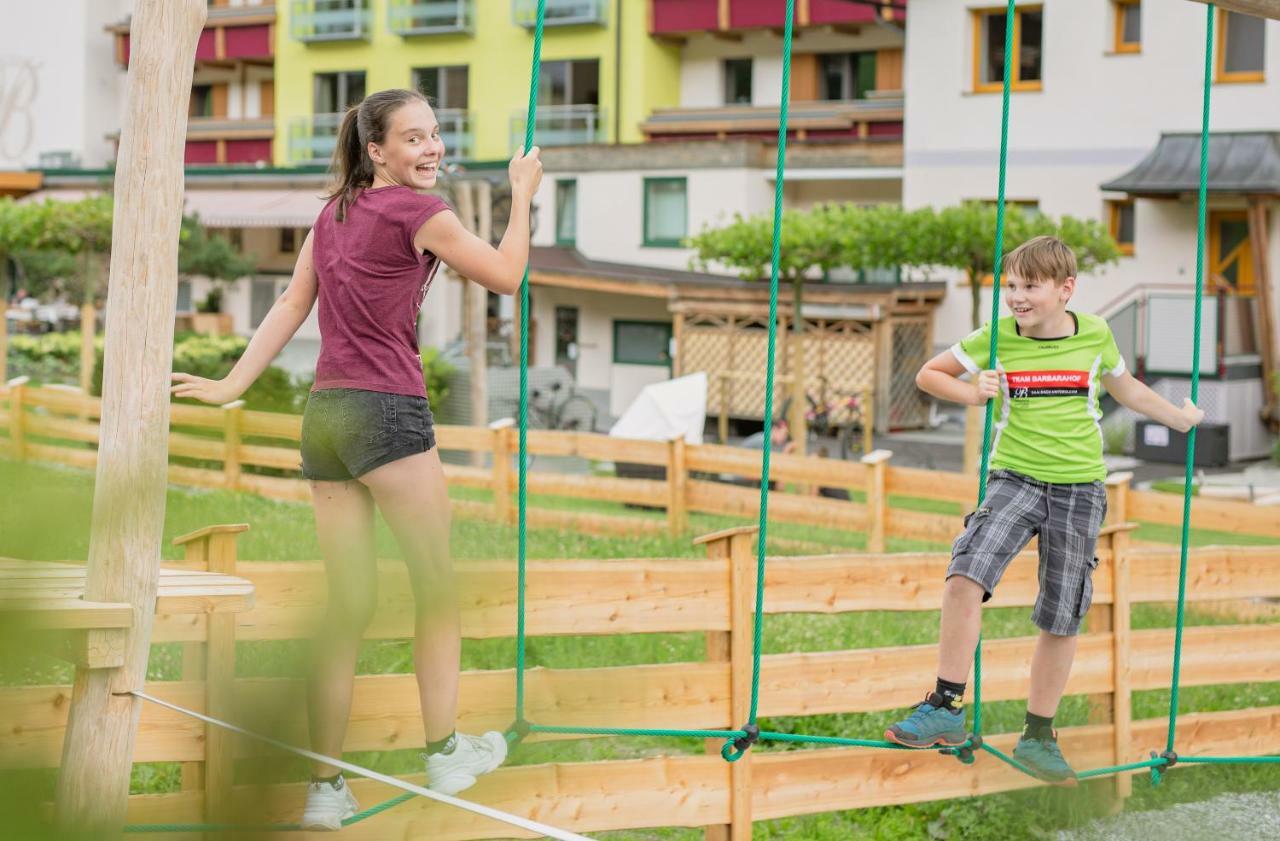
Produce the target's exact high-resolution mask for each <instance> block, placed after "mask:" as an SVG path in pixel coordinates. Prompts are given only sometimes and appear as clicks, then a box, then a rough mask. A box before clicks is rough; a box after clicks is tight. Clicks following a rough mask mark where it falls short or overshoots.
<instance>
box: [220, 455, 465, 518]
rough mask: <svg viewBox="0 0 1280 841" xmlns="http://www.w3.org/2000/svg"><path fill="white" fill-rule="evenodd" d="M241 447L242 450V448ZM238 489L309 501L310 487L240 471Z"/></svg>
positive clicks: (292, 480)
mask: <svg viewBox="0 0 1280 841" xmlns="http://www.w3.org/2000/svg"><path fill="white" fill-rule="evenodd" d="M241 449H242V451H243V449H244V448H241ZM240 490H242V491H246V492H248V493H255V494H258V495H259V496H265V497H267V498H269V499H284V500H290V501H293V502H310V501H311V488H310V486H309V485H308V484H307V482H306V480H304V479H286V478H283V477H280V476H261V475H259V474H257V473H241V474H240ZM455 505H456V503H455Z"/></svg>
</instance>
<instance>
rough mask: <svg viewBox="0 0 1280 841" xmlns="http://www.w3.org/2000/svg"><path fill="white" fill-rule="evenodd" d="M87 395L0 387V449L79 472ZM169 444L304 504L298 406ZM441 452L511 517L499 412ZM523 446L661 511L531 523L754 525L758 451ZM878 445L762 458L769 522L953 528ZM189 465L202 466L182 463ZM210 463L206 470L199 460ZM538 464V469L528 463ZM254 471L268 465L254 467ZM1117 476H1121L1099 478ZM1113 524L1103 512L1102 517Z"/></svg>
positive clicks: (564, 484) (928, 493) (945, 476)
mask: <svg viewBox="0 0 1280 841" xmlns="http://www.w3.org/2000/svg"><path fill="white" fill-rule="evenodd" d="M99 404H100V401H99V400H98V399H97V398H93V397H85V396H83V395H82V394H80V393H79V391H77V390H74V389H69V388H66V387H58V386H46V387H42V388H31V387H29V386H27V385H26V384H25V379H24V378H19V379H17V380H14V381H12V382H10V383H9V384H8V386H7V387H0V431H7V435H0V454H6V455H9V456H10V457H12V458H17V459H34V460H40V461H49V462H57V463H62V464H70V465H74V466H79V467H88V468H91V467H93V466H94V464H95V463H96V459H97V453H96V450H95V449H94V447H95V446H96V444H97V441H98V423H97V418H98V411H99V409H98V407H99ZM171 412H172V416H171V428H172V430H173V431H172V432H171V434H170V437H169V454H170V456H171V458H173V459H176V461H175V463H172V464H171V465H170V471H169V477H170V480H171V481H173V482H174V483H176V484H182V485H191V486H196V487H206V488H228V489H234V490H240V491H247V492H250V493H255V494H260V495H262V496H266V497H272V498H277V499H292V500H303V501H305V500H309V499H310V497H309V494H308V490H307V486H306V483H305V482H304V481H302V480H301V479H300V478H299V473H298V471H299V469H300V466H301V461H300V456H299V454H298V446H297V442H298V440H299V438H300V436H301V431H302V418H301V417H300V416H298V415H287V414H279V413H274V412H254V411H247V410H245V409H244V408H243V406H242V405H241V404H239V403H233V404H229V405H228V406H226V407H223V408H220V409H219V408H213V407H204V406H192V405H188V404H177V403H175V404H173V406H172V409H171ZM436 432H437V438H438V440H439V442H440V447H441V449H442V450H445V451H457V452H468V453H482V454H484V457H485V459H486V460H487V464H488V466H484V467H474V466H463V465H455V464H446V465H445V473H446V475H447V476H448V480H449V482H450V483H451V484H454V485H459V486H465V487H473V488H484V489H488V490H491V491H492V492H493V502H491V503H483V502H474V501H457V502H455V503H454V508H455V510H456V511H457V512H458V513H460V514H462V515H464V516H479V517H490V518H494V519H497V520H499V521H502V522H508V523H514V522H515V517H516V508H515V504H514V497H513V495H514V491H515V486H516V471H515V464H516V456H515V453H516V441H517V438H516V435H517V430H515V429H514V428H513V426H512V424H511V422H510V421H500V422H498V423H495V424H494V425H493V426H492V427H490V428H477V427H465V426H440V427H437V430H436ZM528 449H529V452H530V453H531V454H533V455H534V456H576V457H579V458H582V459H586V460H588V461H606V462H613V463H615V464H617V463H630V464H639V465H646V466H650V467H653V468H661V473H662V475H663V476H664V477H665V478H662V479H643V478H621V477H616V476H598V475H569V474H564V473H555V472H549V471H545V470H542V469H534V470H531V471H530V473H529V476H528V490H529V493H530V494H531V495H554V496H562V497H570V498H577V499H584V500H593V501H601V500H604V501H611V502H620V503H629V504H632V505H641V506H647V507H651V508H656V509H662V510H663V511H664V512H665V517H664V519H662V520H659V519H656V518H652V517H641V516H623V515H611V514H598V513H589V512H577V511H564V510H552V509H543V508H537V507H534V508H532V509H530V511H529V515H528V516H529V523H530V525H533V526H542V527H559V528H572V529H576V530H579V531H586V532H595V533H615V534H626V533H641V532H657V531H666V532H669V533H670V534H673V535H674V534H681V533H683V532H685V531H686V530H687V528H688V517H689V514H690V513H691V512H698V513H704V514H717V515H724V516H729V517H738V518H742V519H744V520H748V521H754V519H755V518H756V515H757V511H758V507H759V502H760V495H759V491H758V490H757V489H755V488H752V487H749V485H751V484H752V483H755V484H756V485H757V486H758V483H759V481H760V475H761V453H760V452H759V451H757V450H747V449H742V448H738V447H726V446H720V445H715V444H701V445H688V444H685V442H684V441H683V440H674V441H637V440H627V439H618V438H611V437H609V436H608V435H600V434H595V433H582V432H565V431H551V430H530V431H529V434H528ZM891 455H892V454H891V453H889V452H888V451H885V450H878V451H876V452H873V453H870V454H869V455H867V456H865V457H864V458H863V459H862V460H861V461H859V462H846V461H841V460H837V459H822V458H813V457H803V456H790V455H774V456H773V458H772V459H771V462H770V477H771V479H772V480H775V481H776V482H778V483H779V489H778V490H777V491H775V492H773V493H771V494H770V498H769V517H770V521H771V522H776V523H791V524H798V525H805V526H816V527H826V528H832V529H840V530H845V531H852V532H862V533H865V535H866V539H867V548H868V550H870V551H873V552H874V551H883V550H884V548H885V541H886V538H889V537H895V538H907V539H914V540H922V541H931V542H939V543H945V542H950V541H951V540H952V539H953V538H954V537H955V535H956V534H958V533H959V531H960V529H961V527H962V518H961V516H960V515H959V514H958V513H957V514H939V513H930V512H925V511H920V510H913V509H912V508H910V507H906V506H903V505H896V504H891V503H892V502H897V501H901V500H902V498H904V497H912V498H915V499H918V500H929V501H934V502H946V503H953V504H954V505H955V506H957V509H956V510H957V511H961V510H964V509H966V508H967V507H969V506H972V504H973V501H974V499H976V497H977V493H978V483H977V479H976V478H975V477H973V476H966V475H963V474H959V473H947V472H942V471H935V470H922V469H918V468H909V467H895V466H893V465H892V463H891ZM193 462H196V463H199V464H201V465H205V466H194V465H193ZM210 464H213V465H220V467H217V468H211V467H209V466H207V465H210ZM535 467H537V465H535ZM257 468H266V469H269V470H271V471H274V473H275V474H277V475H266V474H264V473H263V472H257V471H256V469H257ZM1112 482H1113V483H1116V484H1125V485H1127V482H1128V476H1127V474H1118V475H1116V476H1113V477H1112ZM822 487H826V488H844V489H848V490H851V491H855V492H861V495H862V497H863V500H864V502H846V501H843V500H838V499H830V498H826V497H821V496H817V495H815V493H813V492H812V491H815V490H816V489H817V488H822ZM1126 498H1127V509H1126V510H1127V511H1128V518H1129V520H1131V521H1134V522H1141V523H1159V524H1167V525H1176V524H1179V523H1180V522H1181V520H1182V500H1181V497H1180V496H1177V495H1173V494H1165V493H1158V492H1150V491H1137V490H1129V491H1127V493H1126ZM1112 521H1113V522H1114V512H1113V515H1112ZM1192 521H1193V523H1194V525H1195V526H1196V527H1197V528H1201V529H1213V530H1218V531H1223V532H1234V533H1242V534H1252V535H1259V536H1264V537H1276V538H1280V517H1277V516H1276V515H1275V514H1274V512H1273V511H1272V510H1271V509H1269V508H1267V507H1261V506H1255V505H1252V504H1250V503H1247V502H1239V501H1234V500H1215V499H1196V500H1195V501H1194V502H1193V504H1192Z"/></svg>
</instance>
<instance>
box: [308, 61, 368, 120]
mask: <svg viewBox="0 0 1280 841" xmlns="http://www.w3.org/2000/svg"><path fill="white" fill-rule="evenodd" d="M312 96H313V100H312V104H313V106H314V113H316V114H341V113H342V112H343V111H346V110H347V109H348V108H350V107H351V106H352V105H355V104H356V103H358V102H359V101H360V100H362V99H364V71H363V70H352V71H347V72H339V73H317V74H316V75H315V87H314V90H313V94H312Z"/></svg>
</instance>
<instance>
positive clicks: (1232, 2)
mask: <svg viewBox="0 0 1280 841" xmlns="http://www.w3.org/2000/svg"><path fill="white" fill-rule="evenodd" d="M1195 2H1197V3H1206V4H1207V3H1209V2H1211V0H1195ZM1214 5H1215V6H1217V7H1218V8H1219V9H1227V10H1229V11H1232V12H1243V13H1244V14H1246V15H1257V16H1258V17H1263V18H1271V19H1272V20H1280V0H1219V2H1217V3H1214Z"/></svg>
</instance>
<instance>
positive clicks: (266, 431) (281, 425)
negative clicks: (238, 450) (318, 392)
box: [174, 410, 302, 441]
mask: <svg viewBox="0 0 1280 841" xmlns="http://www.w3.org/2000/svg"><path fill="white" fill-rule="evenodd" d="M177 423H178V421H177V420H176V419H175V420H174V424H177ZM240 431H241V434H243V435H245V436H246V437H248V436H257V437H262V438H285V439H288V440H290V441H301V440H302V415H286V414H284V413H282V412H252V411H247V410H246V411H245V412H244V413H243V414H241V416H240Z"/></svg>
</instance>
